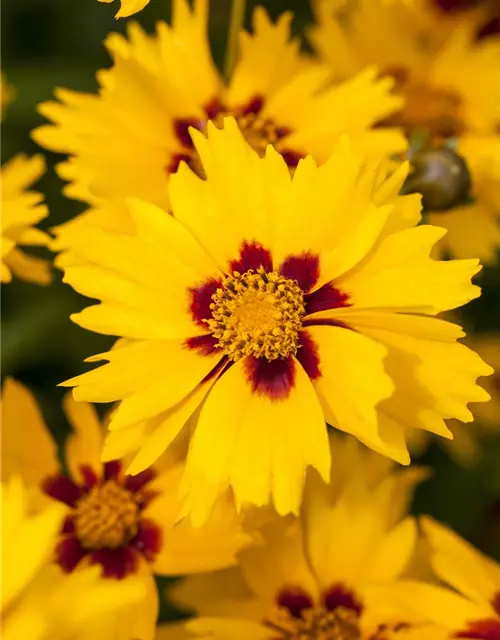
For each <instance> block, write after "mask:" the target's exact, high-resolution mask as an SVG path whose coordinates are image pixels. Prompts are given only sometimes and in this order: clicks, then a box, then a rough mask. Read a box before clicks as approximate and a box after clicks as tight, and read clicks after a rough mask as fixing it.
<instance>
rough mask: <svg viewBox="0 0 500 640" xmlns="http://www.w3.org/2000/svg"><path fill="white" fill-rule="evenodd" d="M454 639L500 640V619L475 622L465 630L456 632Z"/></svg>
mask: <svg viewBox="0 0 500 640" xmlns="http://www.w3.org/2000/svg"><path fill="white" fill-rule="evenodd" d="M452 637H453V638H469V640H500V619H499V618H485V619H484V620H474V621H473V622H470V623H469V624H468V625H467V627H466V628H465V629H462V630H460V631H456V632H455V633H454V634H453V636H452Z"/></svg>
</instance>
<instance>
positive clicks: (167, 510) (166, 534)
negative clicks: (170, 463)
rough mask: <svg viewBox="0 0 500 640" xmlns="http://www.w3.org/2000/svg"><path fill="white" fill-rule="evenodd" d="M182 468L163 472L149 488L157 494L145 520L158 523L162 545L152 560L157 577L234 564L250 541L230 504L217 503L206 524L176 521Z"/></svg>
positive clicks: (146, 513)
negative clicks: (195, 524)
mask: <svg viewBox="0 0 500 640" xmlns="http://www.w3.org/2000/svg"><path fill="white" fill-rule="evenodd" d="M182 472H183V465H176V466H175V467H173V468H172V469H171V470H169V471H167V472H165V473H163V474H162V475H161V476H160V477H159V478H158V479H157V480H156V481H155V482H154V486H153V488H154V489H155V490H156V489H158V490H159V491H160V492H161V493H159V495H158V496H157V497H156V498H155V499H154V500H153V501H152V502H151V504H150V505H149V506H148V508H147V509H146V511H145V514H144V515H145V517H146V518H151V519H152V520H154V521H155V522H159V523H161V524H162V535H163V539H164V540H165V544H164V545H163V546H162V548H161V550H160V552H159V554H158V555H157V556H156V557H155V560H154V564H153V570H154V572H155V573H156V574H159V575H180V574H187V573H197V572H200V571H214V570H216V569H220V568H223V567H227V566H229V565H231V564H235V563H236V554H237V553H238V551H240V550H241V549H242V548H243V547H244V546H245V545H248V544H249V543H250V542H251V540H252V538H251V537H250V536H249V535H248V534H247V533H245V532H244V530H243V528H242V524H241V518H239V517H238V516H237V514H236V510H235V508H234V504H233V503H232V501H231V500H230V499H229V497H226V498H225V499H223V500H220V501H219V502H218V503H217V505H216V507H215V509H214V511H213V513H212V515H211V517H210V519H209V520H208V522H207V523H206V524H205V525H204V526H203V527H201V528H194V527H193V525H192V524H191V522H190V521H189V519H184V520H181V521H180V522H177V516H178V514H179V512H180V509H181V501H180V499H179V495H178V489H179V482H180V479H181V475H182Z"/></svg>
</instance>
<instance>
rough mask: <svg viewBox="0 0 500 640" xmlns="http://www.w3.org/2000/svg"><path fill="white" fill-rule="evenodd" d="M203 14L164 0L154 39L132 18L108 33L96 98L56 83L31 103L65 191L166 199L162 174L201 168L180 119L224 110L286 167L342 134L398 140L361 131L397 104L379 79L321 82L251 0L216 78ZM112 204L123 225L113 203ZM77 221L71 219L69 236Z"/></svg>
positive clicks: (204, 118)
mask: <svg viewBox="0 0 500 640" xmlns="http://www.w3.org/2000/svg"><path fill="white" fill-rule="evenodd" d="M207 17H208V6H207V2H206V1H205V0H196V2H195V3H194V8H193V9H190V8H189V7H188V3H187V1H186V0H174V2H173V24H172V26H169V25H167V24H165V23H159V24H158V27H157V33H156V35H155V36H146V35H145V34H144V32H143V31H142V30H141V28H140V27H139V26H138V25H136V24H132V25H130V27H129V30H128V36H129V37H128V39H126V38H125V37H123V36H121V35H118V34H112V35H111V36H109V38H108V39H107V41H106V47H107V49H108V50H109V52H110V54H111V55H112V57H113V61H114V65H113V66H112V68H111V69H108V70H106V71H101V72H100V73H99V74H98V80H99V83H100V90H99V94H98V95H90V94H83V93H76V92H73V91H68V90H58V91H57V92H56V96H57V98H58V99H59V101H60V102H48V103H44V104H42V105H40V108H39V110H40V113H42V114H43V115H44V116H46V117H47V118H48V119H49V120H51V121H52V122H53V123H54V124H51V125H44V126H42V127H40V128H38V129H37V130H36V131H35V132H34V138H35V140H36V141H37V142H38V143H39V144H41V145H42V146H44V147H46V148H48V149H51V150H54V151H59V152H62V153H65V154H69V156H70V157H69V160H68V161H67V162H66V163H63V164H61V165H60V166H59V173H60V175H61V177H63V178H64V179H66V180H69V181H70V183H71V184H70V185H68V187H67V188H66V194H67V195H69V196H70V197H75V198H78V199H81V200H84V201H86V202H90V203H91V204H98V203H99V202H102V200H103V199H108V200H109V199H111V200H120V199H123V198H127V197H129V196H137V197H140V198H142V199H144V200H148V201H151V202H153V203H154V204H157V205H158V206H162V207H164V208H168V206H169V200H168V190H167V186H168V181H169V176H170V174H172V173H176V172H177V170H178V167H179V163H181V162H187V163H188V164H189V165H190V166H192V167H193V168H196V169H197V170H200V167H201V165H200V159H199V158H198V155H197V152H196V149H195V148H194V146H193V143H192V139H191V136H190V134H189V127H194V128H196V129H199V130H201V131H205V130H206V127H207V123H208V122H209V121H212V122H215V123H216V124H217V125H218V126H220V124H221V121H222V118H223V117H224V116H225V115H228V114H229V115H231V114H232V115H234V117H235V118H236V120H237V122H238V124H239V126H240V128H241V130H242V131H243V133H244V135H245V137H246V139H247V140H248V142H249V143H250V144H251V145H252V147H253V148H254V149H256V150H257V151H258V153H259V154H260V155H263V154H264V152H265V149H266V146H267V144H268V143H272V144H273V145H275V147H276V148H277V149H278V150H279V151H280V152H281V153H282V154H283V156H284V157H285V158H286V160H287V163H288V165H289V166H290V167H291V168H293V167H294V166H296V164H297V162H298V159H299V158H300V157H303V156H304V155H306V154H311V155H313V157H314V158H315V159H316V160H317V161H319V162H324V161H325V160H326V159H327V158H328V157H329V155H330V151H331V149H332V145H333V144H334V143H335V142H336V141H337V140H338V138H339V136H340V135H341V134H344V133H349V134H350V135H351V137H352V140H353V143H354V144H355V145H356V148H358V149H360V150H361V151H362V152H363V153H364V152H366V153H370V154H371V155H374V154H376V155H382V154H383V153H392V152H400V151H403V150H404V149H406V141H405V138H404V136H403V135H401V132H400V131H398V130H396V129H394V128H377V129H370V127H372V126H373V125H374V124H375V123H377V122H378V121H380V120H381V119H383V118H386V117H387V116H389V115H390V114H391V113H393V112H394V111H395V109H397V108H398V107H399V106H400V104H401V101H400V99H399V98H397V97H395V96H392V95H390V93H389V90H390V88H391V87H392V85H393V82H392V81H391V80H390V79H383V80H381V79H379V78H377V74H376V71H375V70H374V69H367V70H364V71H363V72H362V73H360V74H358V75H357V76H356V77H355V78H353V79H352V80H351V81H349V82H347V83H344V84H342V85H339V86H336V87H331V86H330V87H327V86H325V80H326V76H327V75H328V69H326V68H322V67H319V66H317V65H314V64H313V65H311V64H306V63H305V60H304V58H303V56H302V55H301V53H300V50H299V49H300V46H299V42H298V40H296V39H292V38H291V36H290V23H291V18H292V16H291V14H289V13H286V14H283V15H282V16H281V18H280V19H279V20H278V21H277V22H276V23H273V22H272V21H271V20H270V18H269V17H268V16H267V14H266V13H265V11H264V9H263V8H262V7H260V8H257V9H256V10H255V13H254V16H253V25H254V32H253V33H252V34H249V33H245V32H243V33H242V34H241V56H240V59H239V61H238V63H237V64H236V68H235V70H234V73H233V75H232V78H231V80H230V82H229V84H228V85H226V84H225V83H224V81H223V79H222V78H221V76H220V74H219V72H218V70H217V69H216V67H215V65H214V62H213V61H212V57H211V53H210V49H209V43H208V38H207ZM115 213H116V216H117V218H118V221H119V220H120V219H121V218H122V217H124V218H125V220H124V224H125V225H126V224H127V221H129V218H128V216H127V212H126V211H123V207H122V208H121V210H119V211H118V210H117V211H116V212H115ZM101 216H102V210H101V209H100V208H98V209H97V210H96V211H94V210H92V211H91V212H90V213H86V214H84V217H83V218H82V220H84V221H87V222H89V221H91V222H93V223H97V224H99V225H100V224H101ZM108 217H109V213H108ZM104 224H106V222H104ZM63 229H66V227H63ZM77 229H78V227H74V225H73V230H74V231H75V233H76V235H77ZM68 242H70V241H69V240H68Z"/></svg>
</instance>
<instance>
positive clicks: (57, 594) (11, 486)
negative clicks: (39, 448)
mask: <svg viewBox="0 0 500 640" xmlns="http://www.w3.org/2000/svg"><path fill="white" fill-rule="evenodd" d="M2 426H3V430H5V427H6V425H2ZM9 426H10V428H13V427H17V426H18V424H15V425H9ZM1 497H2V595H1V614H2V617H1V630H2V638H3V639H4V640H27V639H28V638H29V640H75V639H77V638H78V639H80V638H82V635H80V634H81V633H82V629H83V628H87V625H88V628H93V629H94V630H96V625H97V628H102V629H104V628H105V627H106V625H107V624H108V623H109V619H112V618H113V617H114V616H115V615H116V613H117V612H118V611H120V610H121V609H125V608H126V607H130V606H131V605H134V604H135V601H136V600H138V599H139V598H140V597H143V593H142V586H141V585H140V584H139V583H138V582H137V581H135V582H131V583H129V584H127V585H119V586H115V585H113V589H110V586H109V585H102V581H101V580H99V576H98V572H97V570H96V569H92V568H88V569H85V570H84V571H81V572H80V573H79V574H78V575H77V576H76V575H75V576H73V577H71V578H70V579H67V578H66V577H65V576H64V574H63V573H62V572H61V571H60V569H59V568H58V567H56V566H55V565H53V564H52V563H51V562H50V556H51V554H52V551H53V545H54V542H55V540H56V538H57V535H58V532H59V530H60V527H61V524H62V521H63V518H64V510H63V509H62V508H61V507H60V506H59V505H57V504H52V505H49V506H46V507H45V508H44V509H43V510H41V511H35V512H34V511H33V508H32V506H31V505H30V500H29V495H28V491H27V489H26V488H25V487H24V485H23V484H22V482H21V480H20V478H19V477H16V476H13V477H12V478H11V479H10V481H9V482H8V483H7V484H5V485H4V484H2V493H1ZM91 637H92V638H94V639H95V640H101V639H102V640H104V638H103V636H101V635H100V634H99V635H97V634H95V635H92V636H91ZM108 637H109V636H108Z"/></svg>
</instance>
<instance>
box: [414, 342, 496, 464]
mask: <svg viewBox="0 0 500 640" xmlns="http://www.w3.org/2000/svg"><path fill="white" fill-rule="evenodd" d="M466 343H467V346H468V347H469V348H471V349H472V350H473V351H476V352H477V353H478V354H479V355H480V356H481V358H483V359H484V361H485V362H487V363H488V364H489V365H491V366H492V367H493V369H494V373H493V375H492V376H491V377H489V378H487V379H486V380H485V381H484V385H483V386H484V389H485V391H486V392H487V393H488V394H489V395H490V398H491V400H490V401H489V402H487V403H481V404H478V405H476V406H475V407H474V417H475V420H474V423H473V424H471V425H467V426H465V425H463V424H462V423H460V422H457V421H456V420H450V421H449V423H448V427H449V429H450V431H451V432H452V433H453V440H440V442H441V443H442V444H443V446H444V447H445V449H446V451H447V453H448V455H449V456H450V457H451V458H453V459H454V460H455V461H456V462H457V463H458V464H460V465H462V466H464V467H469V466H472V465H475V464H476V463H477V462H479V460H480V459H481V456H482V453H483V446H482V442H481V441H482V439H483V438H484V437H485V436H491V435H498V433H499V432H500V336H499V335H497V334H480V335H475V336H474V337H469V338H467V340H466ZM429 436H430V434H428V433H426V432H425V431H413V432H410V433H409V434H408V440H409V441H408V447H409V449H410V451H411V452H412V453H413V454H415V453H418V452H420V451H421V450H422V449H424V448H425V447H426V446H427V444H428V442H429Z"/></svg>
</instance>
